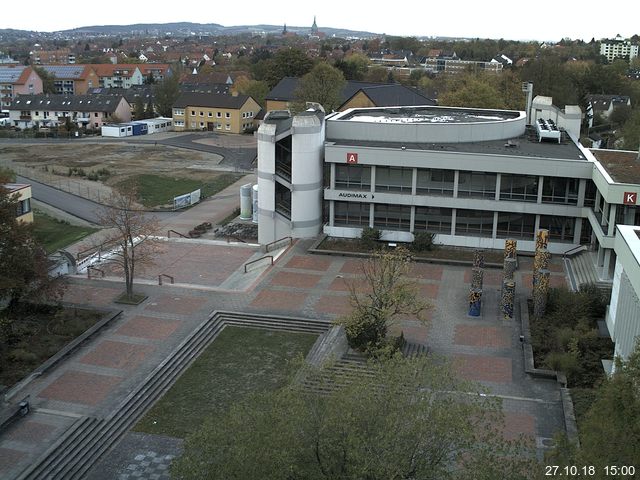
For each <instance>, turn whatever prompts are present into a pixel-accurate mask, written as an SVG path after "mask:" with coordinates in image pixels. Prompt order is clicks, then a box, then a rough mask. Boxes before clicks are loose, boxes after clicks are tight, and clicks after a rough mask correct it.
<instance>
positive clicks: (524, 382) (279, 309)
mask: <svg viewBox="0 0 640 480" xmlns="http://www.w3.org/2000/svg"><path fill="white" fill-rule="evenodd" d="M311 243H312V242H311V241H298V242H296V243H294V245H293V246H291V247H289V248H287V250H286V251H284V253H282V254H281V256H280V257H279V258H278V259H277V261H276V262H275V264H274V265H273V266H264V267H260V268H259V271H258V272H250V273H248V274H244V273H243V265H244V264H245V263H246V261H247V260H249V259H250V258H253V257H254V256H256V255H260V252H259V251H257V250H256V249H252V248H250V247H247V246H234V245H222V244H213V243H209V244H202V243H197V242H193V243H190V242H184V243H182V242H180V243H171V244H170V248H169V249H168V250H167V252H166V257H164V258H163V259H162V260H161V265H160V266H158V267H155V268H156V269H155V270H151V271H150V272H148V273H145V274H143V278H142V279H141V282H139V283H138V284H136V287H135V290H137V291H139V292H141V293H144V294H146V295H147V296H148V298H147V299H146V300H145V301H144V302H143V303H141V304H140V305H135V306H128V305H116V304H114V303H113V300H114V299H115V298H116V297H117V296H118V295H119V294H120V293H121V291H122V288H123V285H122V282H121V281H120V282H115V281H112V280H111V279H109V280H104V279H93V280H87V279H86V278H72V279H71V280H70V284H69V288H68V290H67V292H66V294H65V298H64V300H65V301H66V302H70V303H73V304H78V305H83V306H86V305H96V306H100V307H107V308H112V309H114V310H122V314H121V315H120V316H119V317H118V318H117V319H116V320H114V321H112V322H111V323H110V324H109V326H108V327H106V328H105V329H104V330H102V331H101V332H100V333H99V334H98V335H96V336H95V337H93V338H92V339H91V340H90V341H89V342H86V343H85V344H83V345H82V346H81V347H80V348H79V349H78V350H76V351H75V352H74V353H73V354H72V355H70V356H69V357H68V358H67V359H66V360H64V361H63V362H61V363H60V364H59V366H57V367H56V368H54V369H53V370H51V371H50V372H48V373H47V374H45V375H43V376H41V377H39V378H37V379H36V380H34V381H33V382H31V383H30V384H29V385H28V386H27V387H25V388H24V391H23V392H21V395H23V396H24V395H26V394H30V395H31V401H32V405H33V407H34V410H33V413H31V414H30V415H29V416H28V417H26V418H24V419H22V420H20V421H18V422H17V423H16V424H15V425H14V426H13V427H12V428H11V429H9V430H8V431H5V432H4V433H3V434H2V435H0V478H3V479H4V478H7V479H11V478H14V477H15V476H16V475H17V474H18V473H19V472H20V471H21V470H22V469H24V468H25V467H26V466H27V465H29V464H30V463H32V462H33V461H34V460H35V459H36V458H37V457H38V456H39V455H41V454H42V453H43V452H44V451H45V450H46V449H47V448H48V447H49V446H50V445H51V443H52V442H53V441H54V440H55V439H56V438H59V437H60V435H62V434H63V433H64V432H65V430H66V429H68V428H69V426H70V425H72V424H73V422H74V421H76V420H77V419H78V418H79V417H81V416H94V417H97V418H104V417H106V416H108V415H109V414H110V413H111V412H112V411H113V410H114V409H115V408H116V407H117V405H118V404H119V403H120V402H121V401H122V399H123V398H124V397H125V396H126V395H127V394H128V393H129V392H131V391H132V390H133V388H135V386H136V385H138V384H139V383H140V382H142V380H143V379H144V378H146V377H147V376H148V375H149V373H150V372H151V371H152V370H153V369H154V368H155V367H156V366H157V365H159V364H160V363H161V362H162V361H163V360H164V359H165V358H166V357H167V356H168V355H169V354H170V352H172V351H173V350H174V349H175V348H176V346H177V345H178V344H179V343H180V342H181V341H183V340H184V339H185V337H187V336H188V335H189V333H191V332H192V331H193V330H194V329H195V328H196V327H197V326H198V325H200V324H201V323H202V322H203V321H204V320H206V319H207V318H208V317H209V316H210V314H211V312H213V311H215V310H231V311H239V312H251V313H261V314H282V315H291V316H296V317H304V318H310V319H329V320H331V319H335V318H337V317H338V316H340V315H343V314H345V313H347V312H348V311H349V309H350V308H351V307H350V303H349V285H350V284H355V285H356V288H364V287H363V286H362V276H361V270H360V265H361V263H360V262H361V261H360V260H358V259H354V258H349V257H341V256H324V255H312V254H309V253H307V249H308V248H309V246H310V245H311ZM531 268H532V262H531V259H529V258H524V259H522V261H521V262H520V268H519V270H518V271H517V272H516V282H517V288H518V293H519V296H520V298H525V296H526V295H528V294H530V289H531ZM159 269H162V272H160V270H159ZM470 270H471V267H470V266H469V267H460V266H448V265H434V264H428V263H421V264H417V265H415V266H414V268H413V269H412V271H411V274H410V277H411V278H413V279H415V280H416V282H417V284H418V288H419V292H420V293H421V295H422V296H423V297H424V299H425V300H427V301H428V302H430V303H431V304H432V308H431V309H430V311H429V312H428V314H427V318H428V319H429V320H430V325H429V326H425V325H424V324H422V323H420V322H417V321H416V320H415V319H411V318H406V319H403V320H402V322H401V324H400V325H398V326H397V327H395V331H399V330H402V331H403V332H404V335H405V337H406V338H407V339H408V340H409V341H411V342H415V343H420V344H423V345H426V346H427V347H428V348H429V350H430V351H432V352H434V353H437V354H441V355H444V356H446V357H448V358H450V359H451V360H452V361H453V362H454V365H455V368H456V369H457V370H458V372H459V373H460V374H461V375H462V376H463V377H464V378H466V379H469V380H474V381H477V382H480V383H481V384H482V385H483V386H484V387H486V388H487V390H488V392H489V394H490V395H495V396H497V397H498V398H500V399H502V402H503V410H504V412H505V420H506V426H505V436H506V437H508V438H516V437H518V436H519V435H521V434H522V435H525V436H529V437H530V438H531V439H532V440H534V441H535V442H536V444H537V445H538V447H540V448H543V447H544V446H545V445H548V444H549V441H550V439H551V437H553V435H554V433H555V432H556V431H558V430H562V429H563V428H564V420H563V413H562V403H561V399H560V391H559V387H558V385H557V384H556V383H555V382H553V381H547V380H540V379H533V378H531V377H530V376H528V375H527V374H525V373H524V365H523V354H522V348H521V344H520V342H519V336H520V334H521V332H520V326H519V323H518V322H515V321H507V320H503V318H502V316H501V315H500V314H499V311H498V298H499V285H500V278H501V277H500V271H498V270H487V271H486V272H485V284H484V294H483V308H482V314H481V316H480V317H477V318H474V317H469V316H468V315H467V294H468V288H469V282H470ZM169 271H170V272H173V273H174V274H175V276H176V282H177V283H180V284H181V285H180V286H175V285H166V284H165V285H162V286H159V285H157V284H153V282H151V281H150V280H151V279H152V278H153V276H154V275H157V274H158V272H160V273H166V272H169ZM551 271H552V274H551V284H552V285H564V284H565V282H566V280H565V276H564V273H563V269H562V265H561V264H560V261H559V260H557V259H553V260H552V266H551ZM145 277H146V280H147V281H145ZM178 278H179V279H180V280H178ZM182 279H184V280H182ZM184 284H188V285H184ZM180 446H181V442H180V441H178V440H176V439H166V438H156V437H155V436H152V435H144V434H138V433H128V434H127V435H126V436H125V437H124V439H123V440H122V441H121V442H120V444H119V445H118V446H116V448H115V449H113V450H112V451H111V452H110V453H108V455H107V456H106V457H104V458H103V459H102V461H101V463H100V464H99V466H98V467H97V468H94V469H93V470H92V472H91V475H90V477H89V478H90V479H91V480H101V479H105V480H106V479H118V478H122V479H130V478H141V479H152V478H154V479H155V478H168V477H167V476H166V475H167V474H166V468H167V466H168V464H169V463H170V461H171V459H172V458H174V457H175V456H176V455H179V452H180Z"/></svg>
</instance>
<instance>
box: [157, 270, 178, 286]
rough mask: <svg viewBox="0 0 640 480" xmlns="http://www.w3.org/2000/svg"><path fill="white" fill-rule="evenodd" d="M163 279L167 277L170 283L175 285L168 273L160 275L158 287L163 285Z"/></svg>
mask: <svg viewBox="0 0 640 480" xmlns="http://www.w3.org/2000/svg"><path fill="white" fill-rule="evenodd" d="M162 277H167V278H168V279H169V282H171V284H172V285H173V284H174V283H175V281H174V278H173V277H172V276H171V275H167V274H166V273H161V274H160V275H158V285H162Z"/></svg>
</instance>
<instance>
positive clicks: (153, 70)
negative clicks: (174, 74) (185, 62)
mask: <svg viewBox="0 0 640 480" xmlns="http://www.w3.org/2000/svg"><path fill="white" fill-rule="evenodd" d="M137 67H138V68H139V69H140V72H141V73H142V76H143V77H144V79H145V80H146V81H148V80H149V79H150V78H153V80H154V81H156V82H161V81H162V80H164V79H165V78H166V77H170V76H171V65H169V64H168V63H146V64H144V65H138V66H137Z"/></svg>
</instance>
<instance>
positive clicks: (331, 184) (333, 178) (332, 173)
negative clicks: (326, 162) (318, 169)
mask: <svg viewBox="0 0 640 480" xmlns="http://www.w3.org/2000/svg"><path fill="white" fill-rule="evenodd" d="M330 165H331V167H330V168H331V171H330V174H329V175H330V177H329V178H330V180H329V188H330V189H331V190H335V188H336V164H335V163H331V164H330ZM331 204H332V205H333V202H331Z"/></svg>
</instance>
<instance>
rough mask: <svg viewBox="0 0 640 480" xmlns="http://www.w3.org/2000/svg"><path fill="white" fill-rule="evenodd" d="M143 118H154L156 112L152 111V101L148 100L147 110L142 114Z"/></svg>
mask: <svg viewBox="0 0 640 480" xmlns="http://www.w3.org/2000/svg"><path fill="white" fill-rule="evenodd" d="M144 116H145V118H153V117H155V116H156V112H155V110H154V109H153V100H152V99H149V102H148V103H147V109H146V111H145V112H144Z"/></svg>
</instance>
